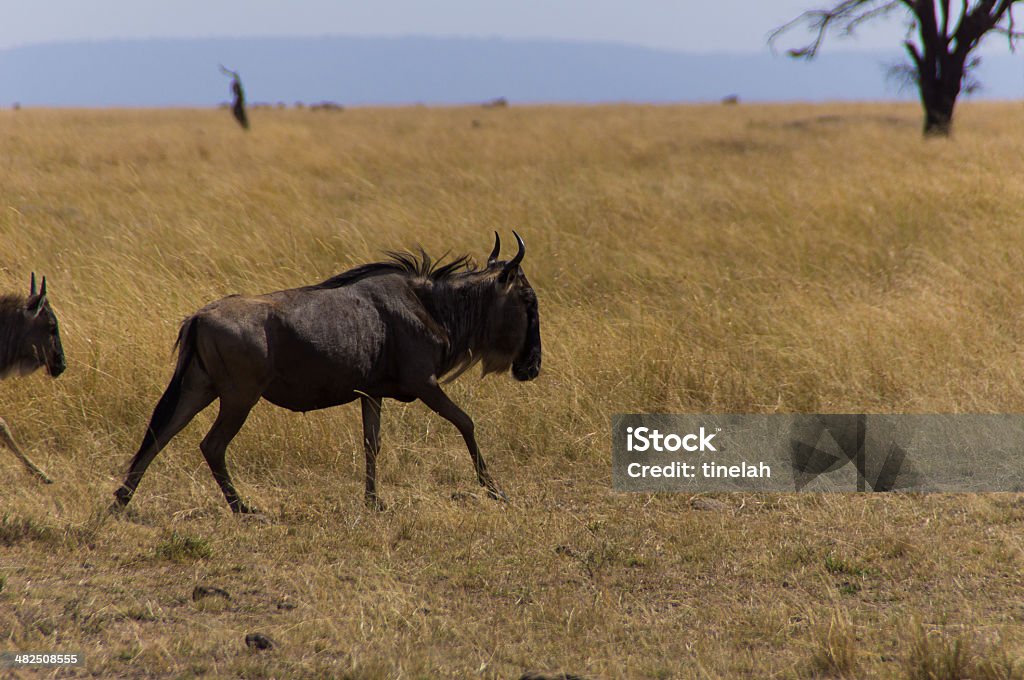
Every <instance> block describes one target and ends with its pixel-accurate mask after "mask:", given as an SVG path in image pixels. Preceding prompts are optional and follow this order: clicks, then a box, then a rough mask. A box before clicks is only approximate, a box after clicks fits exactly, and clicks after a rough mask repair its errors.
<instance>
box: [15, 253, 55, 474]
mask: <svg viewBox="0 0 1024 680" xmlns="http://www.w3.org/2000/svg"><path fill="white" fill-rule="evenodd" d="M43 366H46V372H47V373H49V374H50V375H51V376H52V377H54V378H56V377H57V376H59V375H60V374H61V373H63V372H64V369H65V368H66V367H67V364H66V363H65V360H64V348H63V346H61V343H60V329H59V328H58V326H57V315H56V314H54V313H53V309H52V308H51V307H50V301H49V298H47V297H46V277H45V276H44V277H43V283H42V285H41V286H40V287H39V291H38V292H36V275H35V273H34V272H33V273H32V282H31V287H30V289H29V294H28V297H27V298H26V297H24V296H22V295H4V296H2V297H0V379H4V378H9V377H11V376H21V375H28V374H29V373H32V372H33V371H35V370H37V369H39V368H41V367H43ZM0 439H2V440H3V442H4V444H6V445H7V447H8V448H9V449H10V450H11V451H13V452H14V455H15V456H17V457H18V459H19V460H20V461H21V462H22V463H24V464H25V467H27V468H28V469H29V471H30V472H32V474H34V475H36V476H37V477H39V478H40V479H41V480H43V481H44V482H46V483H47V484H50V483H52V481H53V480H51V479H50V478H49V477H47V476H46V473H45V472H43V471H42V470H40V469H39V468H38V467H37V466H36V464H35V463H33V462H32V461H31V460H29V458H28V456H26V455H25V454H24V453H22V451H21V449H20V448H19V447H18V445H17V443H15V441H14V437H13V436H12V435H11V431H10V429H9V428H8V427H7V423H6V422H4V420H3V418H0Z"/></svg>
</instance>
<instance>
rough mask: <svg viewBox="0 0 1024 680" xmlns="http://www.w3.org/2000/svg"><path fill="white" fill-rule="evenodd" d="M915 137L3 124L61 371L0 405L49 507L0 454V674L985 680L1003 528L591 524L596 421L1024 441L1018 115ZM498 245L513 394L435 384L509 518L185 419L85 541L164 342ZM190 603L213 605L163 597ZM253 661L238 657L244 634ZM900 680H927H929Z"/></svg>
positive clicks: (320, 430) (620, 514)
mask: <svg viewBox="0 0 1024 680" xmlns="http://www.w3.org/2000/svg"><path fill="white" fill-rule="evenodd" d="M919 119H920V113H919V110H918V109H917V107H916V106H913V105H852V104H850V105H842V106H746V105H741V106H733V107H725V106H685V107H641V106H605V107H592V108H572V107H564V108H543V107H538V108H526V107H523V108H519V107H512V108H509V109H495V110H483V109H479V108H475V107H474V108H453V109H429V108H406V109H387V110H374V109H357V110H348V111H345V112H343V113H325V112H311V111H256V112H254V115H253V116H252V120H253V130H252V131H251V133H249V134H243V133H242V132H241V131H240V130H239V129H238V128H237V127H236V126H235V124H234V122H233V121H232V120H231V119H230V116H229V114H228V113H227V112H224V111H59V112H58V111H45V110H21V111H18V112H13V111H6V112H2V113H0V234H2V239H3V249H2V252H0V283H2V284H3V288H4V289H6V290H9V291H13V290H27V285H28V277H29V272H30V271H32V270H35V271H37V272H41V273H45V274H46V275H47V276H48V281H49V290H50V294H51V299H52V302H53V304H54V307H55V309H56V311H57V313H58V315H59V317H60V320H61V324H62V332H63V337H64V345H65V349H66V352H67V356H68V361H69V369H68V371H67V372H66V373H65V374H64V375H63V376H61V378H60V379H58V380H56V381H52V380H50V379H49V378H47V377H45V376H44V375H43V374H42V373H40V374H36V375H34V376H32V377H30V378H25V379H21V380H17V381H14V380H11V381H7V382H5V383H3V384H2V385H0V413H2V414H3V415H4V416H5V417H6V418H7V420H8V422H9V423H10V424H11V427H12V428H13V430H14V431H15V434H16V436H18V437H19V438H20V440H21V441H22V443H23V445H24V448H25V449H26V450H27V451H28V453H29V454H30V455H31V456H32V457H33V458H34V459H35V460H36V462H38V463H39V464H40V465H41V466H42V467H44V468H45V469H46V470H47V471H48V472H49V473H50V474H51V475H52V476H53V477H55V478H56V479H57V483H56V484H54V485H52V486H43V485H40V484H39V483H37V482H36V481H35V480H33V479H32V478H30V477H29V476H28V475H27V474H26V473H25V472H24V471H23V469H22V468H21V466H20V464H19V463H18V462H17V461H16V460H15V459H14V457H13V456H11V455H9V454H8V453H6V452H2V453H0V474H2V475H3V477H4V479H5V480H6V481H5V484H4V488H3V491H2V492H0V493H2V496H0V504H2V509H0V586H2V590H0V650H22V651H65V652H71V651H75V652H82V653H84V654H85V657H86V663H85V665H84V666H83V667H81V668H78V669H72V670H67V669H66V670H64V671H60V672H54V671H51V672H50V673H52V674H54V675H57V674H60V675H81V676H86V675H91V676H96V677H113V676H118V677H147V676H166V677H209V676H212V677H245V678H261V677H285V676H295V677H346V678H360V679H374V678H432V677H452V678H465V677H483V678H515V677H518V676H519V675H520V674H521V673H523V672H525V671H529V670H535V671H544V672H556V671H567V672H572V673H577V674H580V675H582V676H584V677H586V678H626V677H629V678H676V677H680V678H686V677H736V676H743V675H745V676H755V677H784V678H789V677H794V678H795V677H810V676H846V677H893V676H897V677H914V678H916V677H922V678H923V677H989V678H997V677H1016V678H1020V677H1021V676H1022V674H1024V625H1022V623H1024V599H1022V597H1021V595H1022V592H1024V576H1022V569H1021V567H1022V565H1024V538H1022V537H1024V502H1022V499H1021V498H1020V497H1019V496H1014V495H1001V494H988V495H984V494H983V495H901V494H892V495H884V496H883V495H877V496H873V495H870V494H863V495H853V494H850V495H838V494H837V495H811V494H806V495H796V494H778V495H753V494H751V495H720V496H717V497H715V498H713V499H711V500H710V501H709V500H707V499H696V498H691V497H689V496H681V495H655V496H647V495H624V494H618V493H614V492H612V491H611V489H610V485H611V482H610V419H611V416H612V414H614V413H621V412H638V411H640V412H643V411H652V412H653V411H668V412H758V413H761V412H793V411H811V412H815V411H823V412H925V413H927V412H982V413H990V412H1021V411H1024V381H1022V373H1024V353H1022V348H1024V317H1022V314H1021V309H1022V306H1024V108H1022V107H1021V105H1019V104H981V103H974V104H968V105H966V106H964V107H963V108H962V110H961V112H960V114H959V117H958V120H957V130H956V131H955V137H954V139H952V140H949V141H942V140H932V141H925V140H922V139H921V136H920V134H919V124H920V120H919ZM511 228H516V229H518V230H519V231H520V233H522V234H523V235H524V237H525V239H526V242H527V246H528V253H527V257H526V260H525V263H524V266H525V270H526V272H527V274H528V275H529V277H530V280H531V282H532V283H533V284H534V286H535V288H536V289H537V291H538V295H539V298H540V303H541V317H542V324H541V328H542V334H543V340H544V352H545V355H544V368H543V372H542V374H541V376H540V378H539V379H538V380H536V381H535V382H533V383H528V384H519V383H515V382H514V381H512V380H511V379H509V378H507V377H500V378H493V377H492V378H488V379H487V380H484V381H480V380H478V379H477V378H476V377H475V376H470V375H466V376H463V377H462V378H461V379H460V380H459V381H458V382H456V383H455V384H454V385H453V386H452V387H451V390H450V394H452V396H453V397H454V398H455V400H456V401H458V402H459V403H461V404H462V405H463V406H464V407H465V408H466V410H467V411H469V412H470V413H471V414H472V415H473V416H474V417H475V419H476V422H477V425H478V430H477V433H478V436H479V438H480V441H481V445H482V447H483V450H484V454H485V456H486V458H487V460H488V462H489V463H490V466H491V469H492V471H493V472H494V474H495V476H496V479H497V480H498V481H499V483H500V484H501V485H502V486H503V487H504V489H505V490H506V491H507V492H508V493H509V495H510V498H511V501H510V502H509V503H507V504H500V503H497V502H493V501H490V500H488V499H487V498H486V497H484V496H483V495H482V494H480V493H479V491H478V487H477V486H476V485H475V480H474V475H473V473H472V466H471V464H470V461H469V456H468V455H467V454H466V452H465V450H464V447H463V443H462V441H461V439H460V438H459V436H458V434H457V433H456V432H455V430H454V428H452V427H451V426H450V425H448V424H447V423H445V422H444V421H441V420H440V419H438V418H437V417H436V416H434V415H433V414H431V413H429V412H428V410H427V409H426V408H425V407H423V406H422V405H419V404H409V405H401V404H397V403H393V402H392V403H387V404H386V405H385V413H384V427H383V439H384V441H383V446H384V450H383V453H382V456H381V467H382V469H381V477H380V484H381V490H382V494H383V496H384V498H385V499H386V500H387V501H388V502H389V504H390V508H389V510H388V511H387V512H384V513H374V512H371V511H369V510H367V509H366V508H365V507H364V506H363V503H362V475H363V462H362V460H363V456H362V452H361V443H360V436H361V434H360V424H359V417H358V411H359V409H358V407H356V406H346V407H341V408H338V409H333V410H329V411H321V412H316V413H310V414H306V415H299V414H293V413H289V412H285V411H282V410H279V409H276V408H275V407H272V406H269V405H266V404H261V405H259V406H258V407H257V408H256V409H255V411H254V412H253V415H252V416H251V417H250V419H249V422H248V423H247V424H246V426H245V428H244V429H243V430H242V433H241V434H240V435H239V436H238V437H237V438H236V439H235V441H234V443H233V445H232V446H231V448H230V449H229V452H228V462H229V465H230V466H231V467H232V470H233V472H234V474H235V478H236V482H237V483H238V485H239V488H240V489H241V491H242V492H243V494H244V495H245V496H246V497H247V499H249V500H251V501H252V502H254V503H255V504H256V505H257V506H259V507H260V508H262V509H263V510H264V511H265V512H266V514H267V520H268V521H266V522H259V521H247V520H245V519H240V518H237V517H234V516H232V515H231V513H230V512H229V510H228V507H227V505H226V503H225V502H224V499H223V497H222V496H221V494H220V491H219V490H218V489H217V487H216V484H215V483H214V481H213V479H212V477H211V475H210V473H209V471H208V469H207V467H206V465H205V463H204V461H203V459H202V456H201V454H200V452H199V450H198V442H199V440H200V439H201V438H202V436H203V434H204V433H205V431H206V429H207V428H208V427H209V425H210V424H211V423H212V419H213V415H214V411H215V409H213V408H211V409H209V410H208V411H207V412H206V413H204V414H202V415H201V416H200V417H199V418H197V419H196V421H194V423H193V424H192V426H190V427H189V428H188V429H186V430H185V431H184V432H183V433H182V434H181V435H179V437H178V438H177V439H175V440H174V441H173V443H172V444H171V445H170V447H169V448H168V449H167V450H166V451H165V452H164V453H163V454H161V456H160V457H158V458H157V459H156V461H155V462H154V464H153V465H152V467H151V468H150V470H149V472H148V474H147V476H146V477H145V479H144V480H143V482H142V484H141V486H140V488H139V493H138V494H137V495H136V498H135V500H134V501H133V503H132V505H131V506H130V509H129V512H128V513H126V514H125V515H124V516H123V517H120V518H112V517H108V516H107V515H106V514H105V512H104V510H105V509H106V507H107V506H108V504H109V503H110V501H111V500H112V495H111V494H112V492H113V491H114V489H115V488H116V487H117V485H118V484H119V482H120V480H121V478H122V475H123V472H124V470H125V468H126V465H127V463H128V460H129V459H130V457H131V455H132V454H133V453H134V451H135V448H136V447H137V445H138V442H139V440H140V438H141V436H142V433H143V429H144V427H145V425H146V422H147V419H148V417H149V414H150V412H151V409H152V408H153V406H154V404H155V403H156V400H157V398H158V397H159V395H160V393H161V392H162V390H163V388H164V386H165V384H166V381H167V379H168V378H169V376H170V373H171V370H172V365H173V364H172V355H171V345H172V342H173V340H174V337H175V334H176V331H177V326H178V323H179V322H180V320H181V319H182V318H183V317H185V316H186V315H187V314H189V313H190V312H192V311H194V310H195V309H197V308H198V307H200V306H201V305H203V304H205V303H206V302H207V301H210V300H212V299H215V298H218V297H221V296H223V295H226V294H228V293H233V292H248V293H256V292H265V291H269V290H274V289H279V288H284V287H293V286H297V285H303V284H307V283H312V282H315V281H319V280H321V279H323V278H326V277H327V276H329V275H332V274H334V273H337V272H339V271H342V270H344V269H346V268H348V267H350V266H353V265H355V264H358V263H362V262H365V261H368V260H372V259H379V258H380V254H381V252H382V251H383V250H387V249H396V248H409V247H414V246H416V245H418V244H422V245H423V247H424V248H426V249H427V250H428V251H429V252H432V253H434V254H439V253H441V252H444V251H448V250H451V251H453V252H455V253H462V252H469V253H471V254H473V255H475V256H476V257H477V258H478V259H481V260H482V259H484V258H485V257H486V254H487V252H488V251H489V249H490V245H491V240H492V231H493V230H495V229H497V230H499V231H501V233H502V235H503V236H504V237H505V242H506V248H508V247H509V245H508V244H509V243H510V242H511V234H510V229H511ZM197 586H213V587H219V588H222V589H224V590H226V591H227V592H228V593H229V594H230V599H225V598H223V597H217V596H214V597H209V598H204V599H200V600H193V597H192V594H193V590H194V589H195V588H196V587H197ZM251 632H259V633H263V634H265V635H268V636H270V637H271V638H272V639H273V640H274V641H276V643H277V645H276V647H275V648H274V649H272V650H269V651H263V652H259V651H252V650H250V649H248V648H247V647H246V645H245V642H244V638H245V636H246V634H248V633H251ZM929 673H930V674H931V675H929Z"/></svg>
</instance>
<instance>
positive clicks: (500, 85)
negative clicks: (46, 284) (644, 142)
mask: <svg viewBox="0 0 1024 680" xmlns="http://www.w3.org/2000/svg"><path fill="white" fill-rule="evenodd" d="M901 58H902V57H901V56H900V54H899V53H898V52H897V51H895V50H894V51H893V53H891V54H887V53H874V52H825V53H824V54H823V55H822V56H821V57H820V58H819V59H818V60H817V61H815V62H812V63H804V62H796V61H793V60H791V59H788V58H785V57H782V56H773V55H771V54H768V53H767V52H766V53H764V54H756V55H728V54H703V55H697V54H686V53H680V52H671V51H664V50H654V49H647V48H642V47H631V46H626V45H616V44H605V43H572V42H558V41H540V40H537V41H524V40H504V39H497V38H494V39H470V38H443V39H442V38H420V37H403V38H358V37H323V38H259V39H228V38H224V39H202V40H138V41H128V40H124V41H106V42H89V43H65V44H50V45H35V46H29V47H20V48H15V49H9V50H2V51H0V106H9V105H11V104H13V103H14V102H19V103H20V104H22V105H25V106H213V105H216V104H217V103H218V102H221V101H225V100H227V99H228V79H227V78H225V77H224V76H223V75H222V74H221V73H220V72H219V71H218V69H217V65H218V64H219V63H223V64H225V65H226V66H228V67H230V68H233V69H237V70H238V71H240V72H241V74H242V79H243V82H244V84H245V88H246V93H247V96H248V99H249V101H250V102H268V103H276V102H278V101H283V102H286V103H287V104H289V105H292V104H294V103H295V102H297V101H302V102H306V103H312V102H317V101H321V100H331V101H336V102H338V103H340V104H342V105H346V106H351V105H364V104H410V103H424V104H463V103H474V102H482V101H485V100H489V99H494V98H496V97H505V98H507V99H508V100H509V101H510V102H511V103H512V104H517V103H544V102H565V103H568V102H580V103H592V102H618V101H628V102H700V101H718V100H720V99H721V98H723V97H725V96H727V95H733V94H735V95H738V96H739V98H740V100H741V101H791V100H810V101H815V100H836V99H847V100H864V99H869V100H879V99H910V98H913V96H914V94H913V92H903V93H899V92H897V91H896V89H895V88H894V87H893V86H892V84H891V83H888V82H887V80H886V77H885V69H886V65H887V64H892V63H894V62H897V61H899V60H900V59H901ZM979 76H980V79H981V81H982V82H983V84H984V87H985V89H984V90H983V91H982V92H981V94H980V96H982V97H992V98H1001V99H1017V98H1021V96H1022V95H1024V64H1022V62H1021V59H1020V57H1016V56H1013V55H1010V54H1009V53H1006V54H997V55H993V56H991V57H988V58H987V59H986V61H985V63H983V66H982V69H981V71H980V72H979Z"/></svg>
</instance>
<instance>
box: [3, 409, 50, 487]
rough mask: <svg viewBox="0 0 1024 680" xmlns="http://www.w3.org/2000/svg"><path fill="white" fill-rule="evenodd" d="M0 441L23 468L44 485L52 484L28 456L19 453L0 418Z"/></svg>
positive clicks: (19, 450)
mask: <svg viewBox="0 0 1024 680" xmlns="http://www.w3.org/2000/svg"><path fill="white" fill-rule="evenodd" d="M0 439H3V442H4V444H7V448H9V449H10V450H11V451H12V452H13V453H14V455H15V456H17V457H18V460H20V461H21V462H22V463H24V464H25V467H27V468H28V469H29V472H31V473H32V474H34V475H35V476H37V477H39V479H41V480H43V482H45V483H46V484H53V480H52V479H50V478H49V477H47V476H46V473H45V472H43V471H42V470H40V469H39V468H38V467H36V464H35V463H33V462H32V461H31V460H29V458H28V456H26V455H25V454H24V453H22V452H21V449H19V448H18V445H17V444H16V443H15V442H14V436H13V435H11V431H10V430H9V429H8V428H7V423H5V422H4V419H3V418H0Z"/></svg>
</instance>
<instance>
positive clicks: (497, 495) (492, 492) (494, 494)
mask: <svg viewBox="0 0 1024 680" xmlns="http://www.w3.org/2000/svg"><path fill="white" fill-rule="evenodd" d="M487 496H488V497H490V498H493V499H494V500H496V501H501V502H502V503H508V496H506V495H505V493H504V492H503V491H502V490H501V489H499V488H498V487H491V488H489V489H487Z"/></svg>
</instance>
